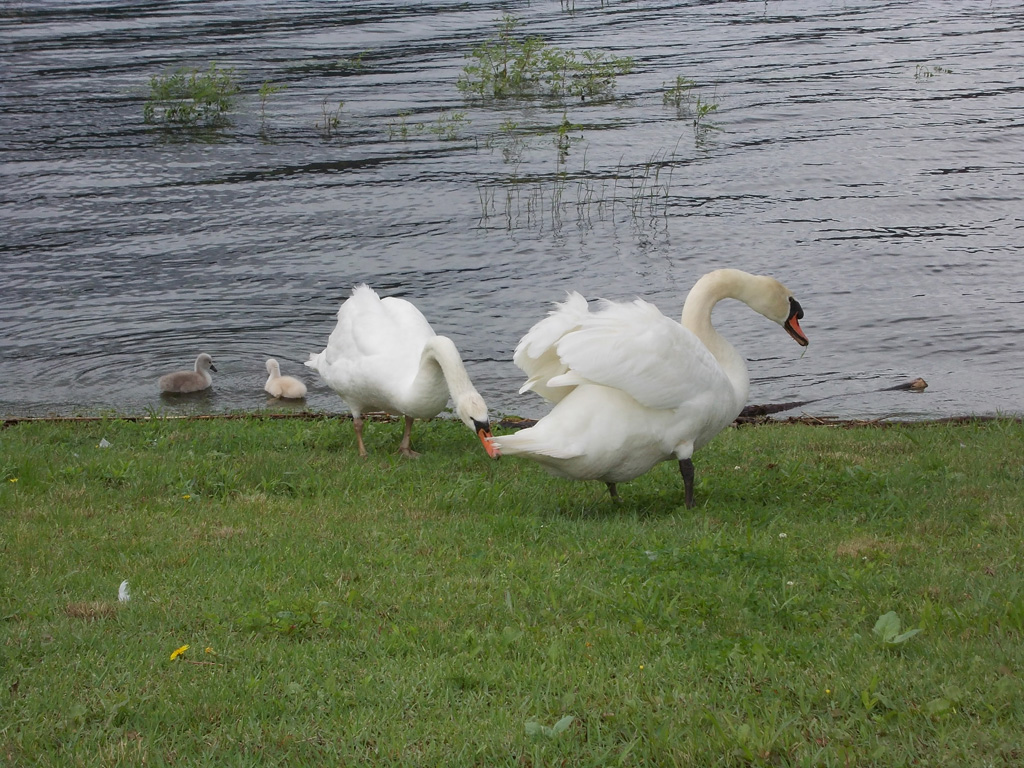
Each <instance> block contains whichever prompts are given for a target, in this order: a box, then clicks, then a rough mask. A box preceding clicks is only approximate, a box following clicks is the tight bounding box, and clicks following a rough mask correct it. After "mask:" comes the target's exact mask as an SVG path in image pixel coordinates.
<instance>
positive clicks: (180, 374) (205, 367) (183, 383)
mask: <svg viewBox="0 0 1024 768" xmlns="http://www.w3.org/2000/svg"><path fill="white" fill-rule="evenodd" d="M216 370H217V369H216V368H215V367H214V365H213V358H212V357H210V356H209V355H208V354H206V353H205V352H203V353H201V354H200V355H199V357H197V358H196V367H195V370H194V371H175V372H174V373H165V374H164V375H163V376H161V377H160V391H161V392H165V393H167V394H171V395H182V394H185V393H187V392H198V391H200V390H202V389H208V388H209V387H210V386H211V385H212V384H213V377H212V376H211V375H210V371H216Z"/></svg>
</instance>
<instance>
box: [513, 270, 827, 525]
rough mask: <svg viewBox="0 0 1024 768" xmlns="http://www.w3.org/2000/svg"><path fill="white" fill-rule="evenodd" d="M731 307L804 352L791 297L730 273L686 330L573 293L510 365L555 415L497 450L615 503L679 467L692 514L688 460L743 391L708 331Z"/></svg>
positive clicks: (744, 378) (695, 301) (737, 360)
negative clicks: (598, 484) (659, 470)
mask: <svg viewBox="0 0 1024 768" xmlns="http://www.w3.org/2000/svg"><path fill="white" fill-rule="evenodd" d="M726 298H733V299H739V300H740V301H742V302H744V303H745V304H747V305H748V306H749V307H750V308H751V309H753V310H754V311H756V312H760V313H761V314H762V315H764V316H765V317H767V318H768V319H769V320H774V321H775V322H777V323H779V324H780V325H782V326H783V327H784V328H785V329H786V331H788V332H789V334H790V336H792V337H793V338H794V339H796V341H797V342H798V343H799V344H800V345H801V346H807V344H808V340H807V337H806V336H805V335H804V332H803V330H801V328H800V324H799V322H798V321H799V319H800V318H802V317H803V310H802V309H801V307H800V304H799V303H798V302H797V301H796V299H794V298H793V295H792V293H790V291H789V290H788V289H787V288H786V287H785V286H784V285H783V284H782V283H780V282H779V281H778V280H775V279H773V278H771V277H762V276H755V275H750V274H747V273H746V272H741V271H740V270H737V269H720V270H717V271H715V272H711V273H709V274H707V275H704V277H702V278H701V279H700V280H698V281H697V283H696V284H695V285H694V286H693V288H692V289H691V291H690V293H689V295H688V296H687V298H686V302H685V304H684V305H683V316H682V322H681V323H677V322H675V321H674V320H671V319H669V318H667V317H665V316H664V315H663V314H661V312H660V311H658V309H657V307H655V306H654V305H653V304H649V303H647V302H646V301H642V300H640V299H637V300H635V301H633V302H630V303H615V302H610V301H605V302H603V303H602V304H601V307H600V309H599V310H598V311H597V312H593V313H591V312H590V310H589V307H588V306H587V302H586V300H585V299H584V298H583V297H582V296H580V295H579V294H578V293H575V292H574V293H571V294H569V298H568V299H567V300H566V301H565V302H564V303H562V304H560V305H558V306H557V308H556V309H555V310H554V311H553V312H551V314H550V315H549V316H548V317H547V318H545V319H544V320H541V321H540V322H539V323H537V324H536V325H534V326H533V328H531V329H530V331H529V332H528V333H527V334H526V335H525V336H523V338H522V340H521V341H520V342H519V345H518V346H517V347H516V351H515V355H514V358H513V360H514V362H515V364H516V365H518V366H519V367H520V368H521V369H522V370H523V371H524V372H525V373H526V375H527V376H528V380H527V382H526V384H525V385H523V388H522V389H521V390H520V392H526V391H528V390H533V391H534V392H537V393H538V394H540V395H541V396H542V397H544V398H546V399H547V400H550V401H551V402H553V403H554V404H555V406H554V408H552V410H551V412H550V413H548V414H547V415H546V416H544V417H543V418H542V419H540V421H538V422H537V424H536V425H534V426H532V427H530V428H528V429H523V430H521V431H519V432H517V433H515V434H512V435H502V436H499V437H496V438H494V442H495V443H496V444H497V445H498V447H499V448H500V449H501V451H502V453H504V454H508V455H513V456H514V455H521V456H526V457H528V458H531V459H534V460H535V461H537V462H539V463H540V464H541V465H542V466H543V467H545V468H546V469H547V470H548V471H549V472H551V473H552V474H555V475H558V476H561V477H568V478H573V479H577V480H603V481H604V482H605V483H607V485H608V490H609V492H610V493H611V495H612V497H613V498H618V493H617V492H616V488H615V484H616V483H620V482H625V481H626V480H632V479H633V478H635V477H639V476H640V475H642V474H644V473H645V472H647V471H648V470H649V469H651V468H652V467H653V466H654V465H655V464H657V463H658V462H660V461H667V460H669V459H672V458H676V459H678V460H679V471H680V472H681V474H682V476H683V484H684V486H685V489H686V505H687V506H688V507H692V506H693V473H694V470H693V461H692V459H691V457H692V456H693V452H694V451H695V450H696V449H698V448H700V447H702V446H703V445H705V444H706V443H708V441H710V440H711V438H713V437H714V436H715V435H716V434H718V432H720V431H721V430H722V429H724V428H725V427H726V426H728V425H729V424H730V423H732V421H733V419H735V418H736V416H738V415H739V413H740V411H741V410H742V409H743V405H744V403H745V402H746V399H747V392H748V389H749V377H748V375H747V366H746V364H745V363H744V361H743V358H742V357H741V356H740V355H739V353H738V352H736V350H735V349H733V347H732V346H731V345H730V344H729V342H727V341H726V340H725V339H724V338H722V337H721V336H720V335H719V334H718V332H717V331H715V329H714V328H713V327H712V325H711V310H712V309H713V308H714V306H715V304H717V303H718V302H719V301H721V300H722V299H726Z"/></svg>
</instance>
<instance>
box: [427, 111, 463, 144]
mask: <svg viewBox="0 0 1024 768" xmlns="http://www.w3.org/2000/svg"><path fill="white" fill-rule="evenodd" d="M471 122H472V121H471V120H467V119H466V113H465V112H451V113H449V112H447V111H444V110H442V112H441V114H440V115H439V116H438V118H437V120H436V121H435V122H433V123H429V124H420V125H419V126H417V127H418V128H419V130H422V131H427V132H428V133H432V134H434V135H435V136H437V137H438V138H439V139H441V140H442V141H455V140H456V139H458V138H459V136H460V132H461V130H462V128H464V127H465V126H467V125H469V124H470V123H471Z"/></svg>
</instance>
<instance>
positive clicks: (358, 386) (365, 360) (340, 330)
mask: <svg viewBox="0 0 1024 768" xmlns="http://www.w3.org/2000/svg"><path fill="white" fill-rule="evenodd" d="M306 365H307V366H309V367H310V368H312V369H313V370H315V371H317V372H318V373H319V374H320V378H321V379H323V381H324V383H326V384H327V385H328V386H329V387H330V388H331V389H333V390H334V391H335V392H337V393H338V395H340V396H341V399H342V400H344V401H345V403H346V404H347V405H348V407H349V409H350V410H351V411H352V422H353V424H354V425H355V432H356V442H357V447H358V450H359V455H360V456H366V455H367V452H366V446H365V445H364V444H363V414H365V413H368V412H370V411H385V412H387V413H392V414H396V415H397V414H401V415H403V416H404V417H405V432H404V434H403V435H402V443H401V445H400V446H399V450H400V451H401V453H402V454H403V455H405V456H410V457H412V456H418V455H419V454H417V453H416V452H415V451H414V450H412V445H411V434H412V423H413V420H414V419H429V418H433V417H434V416H437V414H439V413H440V412H441V410H442V409H443V408H444V407H445V405H447V403H448V398H449V397H451V399H452V402H453V403H454V404H455V412H456V414H457V415H458V417H459V418H460V419H461V420H462V422H463V423H464V424H465V425H466V426H467V427H469V428H470V429H471V430H473V432H474V433H475V434H476V435H477V436H478V437H479V438H480V442H481V443H482V444H483V446H484V449H485V450H486V451H487V454H488V455H489V456H491V457H492V458H497V457H498V455H499V453H498V451H497V449H496V448H495V447H494V446H493V445H492V443H491V426H490V421H489V420H488V416H487V405H486V404H485V403H484V399H483V398H482V397H481V396H480V393H479V392H477V391H476V389H475V388H474V387H473V383H472V382H471V381H470V378H469V374H468V373H467V372H466V367H465V365H464V364H463V362H462V358H461V356H460V355H459V351H458V349H457V348H456V347H455V343H454V342H453V341H452V340H451V339H449V338H447V337H446V336H438V335H437V334H436V333H434V330H433V328H431V327H430V324H429V323H428V322H427V319H426V318H425V317H424V316H423V314H422V313H421V312H420V311H419V310H418V309H417V308H416V307H415V306H414V305H413V304H411V303H410V302H408V301H405V300H404V299H398V298H394V297H387V298H384V299H381V298H380V297H379V296H378V295H377V293H376V292H375V291H374V290H373V289H371V288H370V287H369V286H366V285H359V286H356V288H355V289H354V290H353V291H352V296H351V297H350V298H349V299H348V300H346V301H345V302H344V303H343V304H342V305H341V308H340V309H339V310H338V323H337V325H336V326H335V328H334V330H333V331H332V332H331V336H330V339H328V341H327V347H326V348H325V349H324V350H323V351H322V352H319V353H317V354H311V355H310V356H309V360H307V361H306Z"/></svg>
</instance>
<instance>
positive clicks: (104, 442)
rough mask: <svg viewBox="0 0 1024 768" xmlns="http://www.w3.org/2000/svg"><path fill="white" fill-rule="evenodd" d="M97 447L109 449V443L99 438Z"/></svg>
mask: <svg viewBox="0 0 1024 768" xmlns="http://www.w3.org/2000/svg"><path fill="white" fill-rule="evenodd" d="M99 447H100V448H109V447H110V442H109V441H108V440H107V438H105V437H101V438H100V445H99Z"/></svg>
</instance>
